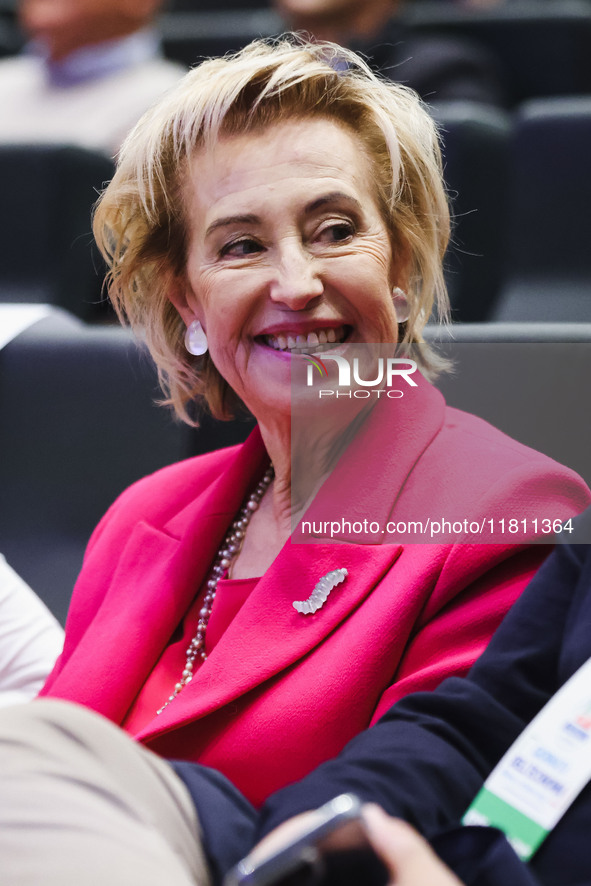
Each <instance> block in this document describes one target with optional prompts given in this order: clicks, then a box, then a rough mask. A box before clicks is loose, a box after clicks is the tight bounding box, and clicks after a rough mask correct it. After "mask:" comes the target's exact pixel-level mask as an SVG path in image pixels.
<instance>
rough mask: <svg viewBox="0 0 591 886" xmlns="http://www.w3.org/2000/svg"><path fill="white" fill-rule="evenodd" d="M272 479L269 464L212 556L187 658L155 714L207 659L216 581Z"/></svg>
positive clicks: (233, 557)
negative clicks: (206, 640) (207, 636)
mask: <svg viewBox="0 0 591 886" xmlns="http://www.w3.org/2000/svg"><path fill="white" fill-rule="evenodd" d="M273 477H274V471H273V465H270V466H269V467H268V468H267V470H266V472H265V475H264V477H263V478H262V480H261V481H260V483H259V484H258V486H257V487H256V489H255V490H254V491H253V492H252V493H251V494H250V496H249V497H248V500H247V501H246V502H245V504H244V505H243V506H242V508H241V509H240V511H239V512H238V516H237V517H236V519H235V520H234V522H233V523H232V525H231V526H230V528H229V530H228V532H227V533H226V536H225V538H224V540H223V542H222V544H221V546H220V548H219V550H218V552H217V554H216V556H215V560H214V563H213V567H212V570H211V573H210V576H209V579H208V581H207V592H206V594H205V598H204V600H203V606H202V607H201V609H200V610H199V621H198V623H197V631H196V632H195V636H194V637H193V639H192V640H191V643H190V644H189V648H188V649H187V657H186V660H185V667H184V669H183V673H182V674H181V678H180V680H179V681H178V683H176V684H175V687H174V689H173V691H172V694H171V695H169V697H168V699H167V700H166V701H165V702H164V704H163V705H162V707H161V708H159V709H158V710H157V711H156V713H157V714H161V713H162V711H163V710H164V709H165V708H167V707H168V705H169V704H170V703H171V702H172V701H174V699H175V698H176V697H177V695H179V694H180V693H181V692H182V691H183V689H184V688H185V686H186V685H187V684H188V683H190V682H191V679H192V677H193V668H194V665H195V662H196V660H197V659H198V658H200V659H201V660H202V661H205V660H206V658H207V653H206V651H205V632H206V630H207V623H208V621H209V619H210V616H211V610H212V608H213V601H214V600H215V595H216V589H217V586H218V582H219V580H220V579H221V578H223V577H224V576H225V575H227V573H228V570H229V568H230V566H231V564H232V561H233V560H234V559H235V557H236V556H237V555H238V553H239V552H240V549H241V547H242V544H243V542H244V535H245V533H246V528H247V526H248V524H249V523H250V520H251V518H252V515H253V514H254V512H255V511H256V510H257V508H258V506H259V504H260V502H261V499H262V497H263V495H264V494H265V492H266V491H267V489H268V488H269V485H270V483H271V480H272V479H273Z"/></svg>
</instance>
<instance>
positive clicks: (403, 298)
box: [392, 286, 410, 323]
mask: <svg viewBox="0 0 591 886" xmlns="http://www.w3.org/2000/svg"><path fill="white" fill-rule="evenodd" d="M392 301H393V302H394V310H395V311H396V321H397V322H398V323H406V321H407V320H408V318H409V317H410V307H409V305H408V296H407V295H406V292H405V291H404V289H401V288H400V286H395V287H394V289H393V290H392Z"/></svg>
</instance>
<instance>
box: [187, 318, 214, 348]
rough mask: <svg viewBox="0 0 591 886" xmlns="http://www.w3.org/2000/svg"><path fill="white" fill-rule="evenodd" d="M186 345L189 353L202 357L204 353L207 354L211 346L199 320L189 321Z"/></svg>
mask: <svg viewBox="0 0 591 886" xmlns="http://www.w3.org/2000/svg"><path fill="white" fill-rule="evenodd" d="M185 347H186V349H187V350H188V352H189V354H193V355H194V356H195V357H201V356H202V355H203V354H207V350H208V347H209V346H208V344H207V336H206V334H205V331H204V329H203V326H202V325H201V323H200V322H199V320H193V322H192V323H189V325H188V326H187V331H186V332H185Z"/></svg>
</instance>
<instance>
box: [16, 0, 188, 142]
mask: <svg viewBox="0 0 591 886" xmlns="http://www.w3.org/2000/svg"><path fill="white" fill-rule="evenodd" d="M162 5H163V0H20V2H19V4H18V7H17V13H18V18H19V22H20V25H21V27H22V29H23V31H24V33H25V35H26V36H27V38H28V39H29V42H28V44H27V45H26V47H25V50H24V52H23V53H22V54H21V55H19V56H17V57H14V58H8V59H4V60H3V61H2V62H0V141H4V142H64V143H70V144H77V145H81V146H83V147H87V148H95V149H99V150H103V151H105V152H107V153H108V154H111V155H112V154H115V153H116V152H117V151H118V150H119V146H120V144H121V141H122V140H123V138H124V137H125V135H126V134H127V132H128V131H129V130H130V129H131V127H132V126H133V125H134V124H135V123H136V122H137V120H138V119H139V117H141V115H142V114H143V113H144V111H145V110H146V109H147V108H148V107H149V106H150V105H151V104H152V103H153V102H154V100H155V99H156V98H158V97H159V96H160V95H161V94H162V93H163V92H164V91H165V90H167V89H169V88H170V87H171V86H173V85H174V84H175V83H176V82H177V81H178V79H179V78H180V77H181V76H182V75H183V74H184V73H185V71H184V68H183V67H182V66H181V65H178V64H176V63H174V62H171V61H168V60H166V59H164V58H163V57H162V56H161V54H160V44H159V39H158V34H157V32H156V30H155V29H154V20H155V17H156V14H157V13H158V12H159V10H160V9H161V7H162Z"/></svg>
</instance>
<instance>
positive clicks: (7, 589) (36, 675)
mask: <svg viewBox="0 0 591 886" xmlns="http://www.w3.org/2000/svg"><path fill="white" fill-rule="evenodd" d="M63 644H64V632H63V630H62V628H61V627H60V625H59V624H58V622H57V621H56V620H55V618H54V617H53V615H52V614H51V612H50V611H49V610H48V609H47V608H46V606H45V605H44V604H43V603H42V602H41V600H40V599H39V598H38V597H37V596H36V595H35V594H34V593H33V591H32V590H31V588H30V587H29V586H28V585H27V584H26V583H25V582H24V581H23V580H22V578H20V576H19V575H17V573H16V572H15V571H14V569H11V568H10V566H9V565H8V563H7V562H6V560H5V559H4V557H3V556H2V555H0V707H5V706H6V705H12V704H18V703H20V702H23V701H29V699H31V698H34V696H35V695H37V693H38V692H39V690H40V689H41V687H42V686H43V684H44V682H45V680H46V679H47V675H48V674H49V672H50V671H51V669H52V667H53V665H54V663H55V660H56V658H57V657H58V655H59V654H60V652H61V651H62V646H63Z"/></svg>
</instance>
